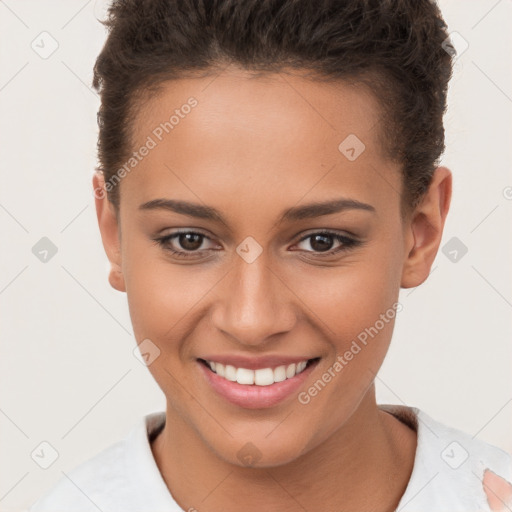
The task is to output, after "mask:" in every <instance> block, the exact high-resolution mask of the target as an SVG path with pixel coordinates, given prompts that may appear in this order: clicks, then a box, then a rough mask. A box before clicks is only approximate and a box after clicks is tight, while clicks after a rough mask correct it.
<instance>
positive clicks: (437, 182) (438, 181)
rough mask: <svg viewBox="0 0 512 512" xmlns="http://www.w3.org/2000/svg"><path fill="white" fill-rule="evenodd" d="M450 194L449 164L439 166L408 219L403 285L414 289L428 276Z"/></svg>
mask: <svg viewBox="0 0 512 512" xmlns="http://www.w3.org/2000/svg"><path fill="white" fill-rule="evenodd" d="M451 197H452V173H451V172H450V170H449V169H447V168H446V167H438V168H437V169H436V170H435V171H434V174H433V175H432V180H431V183H430V186H429V188H428V191H427V192H426V193H425V195H424V197H423V199H422V201H421V202H420V204H419V205H418V206H417V207H416V208H415V209H414V211H413V212H412V213H411V214H410V216H409V219H410V220H408V221H407V227H406V232H405V242H406V250H407V257H406V259H405V261H404V267H403V270H402V281H401V283H400V286H401V287H402V288H413V287H415V286H418V285H420V284H421V283H423V281H425V279H427V277H428V275H429V273H430V268H431V267H432V263H433V262H434V259H435V257H436V254H437V250H438V249H439V244H440V243H441V238H442V236H443V228H444V223H445V220H446V216H447V214H448V210H449V208H450V200H451Z"/></svg>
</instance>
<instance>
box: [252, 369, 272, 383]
mask: <svg viewBox="0 0 512 512" xmlns="http://www.w3.org/2000/svg"><path fill="white" fill-rule="evenodd" d="M254 384H256V385H257V386H270V384H274V372H273V370H272V368H263V369H261V370H255V372H254Z"/></svg>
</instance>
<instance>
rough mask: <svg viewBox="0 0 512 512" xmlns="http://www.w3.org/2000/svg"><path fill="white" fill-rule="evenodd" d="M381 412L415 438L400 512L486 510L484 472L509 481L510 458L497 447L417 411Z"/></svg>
mask: <svg viewBox="0 0 512 512" xmlns="http://www.w3.org/2000/svg"><path fill="white" fill-rule="evenodd" d="M388 407H389V409H388ZM384 408H385V409H386V410H388V412H391V413H392V414H395V415H397V417H399V419H402V421H403V420H404V418H405V420H406V421H405V422H408V424H409V425H410V426H415V427H416V431H417V434H418V437H417V448H416V456H415V461H414V467H413V472H412V474H411V478H410V481H409V485H408V486H407V489H406V492H405V494H404V496H403V497H402V500H401V501H400V506H401V507H403V508H401V507H399V508H400V509H401V511H402V512H408V511H409V510H415V511H416V512H419V511H421V512H423V511H425V512H427V511H429V512H430V511H434V510H435V511H436V512H443V511H447V512H448V511H449V512H457V511H460V512H463V511H466V510H472V511H477V510H478V511H486V512H488V511H490V510H491V509H490V508H489V501H488V498H487V493H486V489H485V488H484V477H485V476H486V474H488V472H489V471H490V472H492V473H494V474H495V475H497V476H499V477H500V478H501V479H502V480H504V481H506V482H512V456H511V455H510V454H509V453H507V452H505V451H504V450H502V449H501V448H498V447H497V446H493V445H491V444H489V443H486V442H485V441H482V440H481V439H477V438H476V437H475V436H471V435H469V434H468V433H466V432H463V431H461V430H459V429H456V428H453V427H450V426H448V425H445V424H443V423H441V422H439V421H436V420H434V419H433V418H432V417H430V416H429V415H428V414H426V413H425V412H424V411H422V410H420V409H418V408H416V407H403V406H384ZM486 481H488V479H487V480H486Z"/></svg>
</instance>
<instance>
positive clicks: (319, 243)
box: [310, 234, 334, 252]
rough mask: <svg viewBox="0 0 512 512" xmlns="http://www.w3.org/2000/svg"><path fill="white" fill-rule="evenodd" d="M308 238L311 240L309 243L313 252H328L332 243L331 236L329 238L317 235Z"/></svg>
mask: <svg viewBox="0 0 512 512" xmlns="http://www.w3.org/2000/svg"><path fill="white" fill-rule="evenodd" d="M310 238H311V241H310V244H311V247H312V248H313V249H314V250H315V251H321V252H323V251H328V250H329V249H331V248H332V246H333V243H334V241H333V239H332V236H329V235H322V234H318V235H312V236H311V237H310Z"/></svg>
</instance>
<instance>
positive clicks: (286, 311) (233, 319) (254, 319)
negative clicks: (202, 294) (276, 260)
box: [211, 254, 297, 346]
mask: <svg viewBox="0 0 512 512" xmlns="http://www.w3.org/2000/svg"><path fill="white" fill-rule="evenodd" d="M233 265H234V268H233V269H232V271H231V272H229V273H228V275H227V276H226V278H225V279H223V280H222V285H221V287H220V288H219V289H218V290H217V294H216V300H215V304H214V305H213V312H212V315H211V319H212V322H213V325H214V327H215V328H217V329H219V330H220V331H222V333H223V334H224V335H226V336H229V337H231V338H234V339H235V340H236V341H237V342H238V343H240V344H242V345H246V346H258V345H263V344H265V343H266V342H268V341H270V339H275V337H274V335H277V334H284V333H286V332H288V331H290V330H291V329H293V327H294V325H295V324H296V321H297V310H296V307H295V304H294V302H293V297H294V295H293V293H292V291H291V290H290V288H289V285H288V283H286V281H285V280H284V279H283V278H282V277H281V276H279V275H278V272H277V271H276V270H274V269H272V268H271V267H270V266H269V265H268V260H267V258H265V256H264V254H261V255H260V256H259V257H258V258H257V259H256V260H255V261H253V262H252V263H247V262H246V261H244V260H243V259H242V258H238V257H236V258H235V262H234V263H233Z"/></svg>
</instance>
